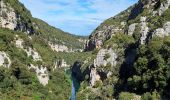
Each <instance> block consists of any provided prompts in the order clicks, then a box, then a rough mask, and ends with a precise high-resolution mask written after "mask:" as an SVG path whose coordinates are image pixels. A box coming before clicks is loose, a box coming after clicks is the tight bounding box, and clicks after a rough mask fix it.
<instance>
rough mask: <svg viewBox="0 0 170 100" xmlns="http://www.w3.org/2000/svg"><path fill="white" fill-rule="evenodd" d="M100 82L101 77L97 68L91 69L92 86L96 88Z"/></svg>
mask: <svg viewBox="0 0 170 100" xmlns="http://www.w3.org/2000/svg"><path fill="white" fill-rule="evenodd" d="M99 80H100V76H99V74H98V73H97V71H96V68H95V66H94V67H92V68H91V72H90V86H94V85H95V83H96V81H99Z"/></svg>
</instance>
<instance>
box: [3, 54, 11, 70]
mask: <svg viewBox="0 0 170 100" xmlns="http://www.w3.org/2000/svg"><path fill="white" fill-rule="evenodd" d="M10 65H11V60H10V58H9V56H8V55H7V54H6V53H5V52H2V51H0V66H4V67H7V68H9V67H10Z"/></svg>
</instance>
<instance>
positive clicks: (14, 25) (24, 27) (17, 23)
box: [0, 0, 36, 35]
mask: <svg viewBox="0 0 170 100" xmlns="http://www.w3.org/2000/svg"><path fill="white" fill-rule="evenodd" d="M0 8H1V9H0V27H2V28H8V29H10V30H17V31H22V32H25V33H27V34H29V35H30V34H33V33H34V29H33V27H31V26H28V23H27V22H23V21H22V19H21V16H20V14H19V13H17V12H16V11H15V10H14V9H13V7H11V5H9V4H8V3H4V1H3V0H1V1H0ZM27 20H28V19H27ZM30 23H31V22H30ZM30 23H29V24H30ZM32 26H36V25H35V24H32Z"/></svg>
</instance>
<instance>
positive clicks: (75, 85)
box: [70, 75, 80, 100]
mask: <svg viewBox="0 0 170 100" xmlns="http://www.w3.org/2000/svg"><path fill="white" fill-rule="evenodd" d="M71 79H72V90H71V97H70V100H75V98H76V92H77V91H78V89H79V87H80V82H78V81H77V79H76V78H75V77H74V75H72V78H71Z"/></svg>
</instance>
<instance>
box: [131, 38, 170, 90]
mask: <svg viewBox="0 0 170 100" xmlns="http://www.w3.org/2000/svg"><path fill="white" fill-rule="evenodd" d="M169 43H170V42H169V37H165V38H164V39H160V38H153V39H152V40H151V41H150V42H149V44H148V45H147V47H144V46H141V47H140V48H139V54H138V59H137V61H136V62H135V64H134V67H133V68H134V73H133V76H132V77H131V78H129V79H128V84H129V87H132V90H133V91H136V92H139V93H144V92H147V91H153V90H154V89H156V90H157V91H158V92H163V91H164V88H165V87H166V86H167V85H168V84H167V83H168V80H169V78H170V77H169V75H168V70H169V68H168V66H167V65H168V62H167V60H168V58H169V57H170V55H169V54H170V53H169V50H170V45H167V44H169Z"/></svg>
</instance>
